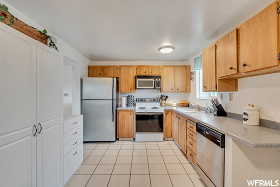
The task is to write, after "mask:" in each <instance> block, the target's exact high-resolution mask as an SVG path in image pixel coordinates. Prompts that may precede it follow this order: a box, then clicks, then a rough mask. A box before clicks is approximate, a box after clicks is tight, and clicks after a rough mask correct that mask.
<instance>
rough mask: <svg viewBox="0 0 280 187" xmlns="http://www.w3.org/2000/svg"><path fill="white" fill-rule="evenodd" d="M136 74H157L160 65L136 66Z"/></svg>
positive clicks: (158, 73)
mask: <svg viewBox="0 0 280 187" xmlns="http://www.w3.org/2000/svg"><path fill="white" fill-rule="evenodd" d="M136 74H137V75H146V76H159V75H160V66H137V67H136Z"/></svg>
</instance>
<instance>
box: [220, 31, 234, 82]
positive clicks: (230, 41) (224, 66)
mask: <svg viewBox="0 0 280 187" xmlns="http://www.w3.org/2000/svg"><path fill="white" fill-rule="evenodd" d="M216 46H217V48H216V58H217V59H216V65H217V76H218V77H223V76H227V75H232V74H236V73H237V30H236V29H235V30H234V31H232V32H230V33H229V34H227V35H226V36H224V37H223V38H222V39H220V40H219V41H218V42H217V43H216Z"/></svg>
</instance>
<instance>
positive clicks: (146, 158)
mask: <svg viewBox="0 0 280 187" xmlns="http://www.w3.org/2000/svg"><path fill="white" fill-rule="evenodd" d="M145 150H146V155H147V156H146V159H147V163H148V174H149V180H150V187H152V179H151V172H150V162H149V159H148V152H147V146H146V144H145Z"/></svg>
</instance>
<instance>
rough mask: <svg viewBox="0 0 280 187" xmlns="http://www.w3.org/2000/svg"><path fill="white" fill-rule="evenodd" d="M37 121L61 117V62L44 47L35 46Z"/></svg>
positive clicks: (56, 55)
mask: <svg viewBox="0 0 280 187" xmlns="http://www.w3.org/2000/svg"><path fill="white" fill-rule="evenodd" d="M37 68H38V69H37V72H38V74H37V81H38V121H40V122H44V121H47V120H50V119H56V118H61V117H62V110H63V109H62V102H63V89H62V88H63V62H62V58H61V56H59V55H58V54H57V53H56V52H53V51H51V50H49V49H47V48H45V47H38V48H37Z"/></svg>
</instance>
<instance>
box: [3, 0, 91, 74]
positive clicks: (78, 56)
mask: <svg viewBox="0 0 280 187" xmlns="http://www.w3.org/2000/svg"><path fill="white" fill-rule="evenodd" d="M0 3H3V4H5V5H7V6H8V7H9V11H10V12H11V13H12V14H13V15H14V16H15V17H17V18H19V19H20V20H22V21H24V22H25V23H27V24H29V25H30V26H33V27H35V28H38V29H39V30H43V29H44V28H45V27H44V26H43V25H41V24H38V23H36V22H35V21H34V20H33V19H32V18H29V17H27V16H26V15H24V13H23V12H20V11H18V10H17V9H16V8H14V7H13V6H11V5H10V4H9V3H8V2H6V1H4V0H0ZM46 29H47V30H48V28H46ZM48 33H49V34H50V35H51V36H54V37H55V38H56V40H57V46H58V48H59V52H60V53H61V54H62V55H63V56H66V57H68V58H70V59H72V60H73V61H75V62H76V63H77V64H79V65H80V66H81V75H85V74H86V72H87V64H89V63H90V60H89V59H88V58H87V57H85V56H84V55H83V54H82V53H81V52H79V51H77V50H76V49H75V48H73V47H72V46H70V45H69V44H68V43H67V42H65V41H63V40H62V39H61V38H59V37H57V36H55V34H53V33H52V32H51V31H50V30H48Z"/></svg>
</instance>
